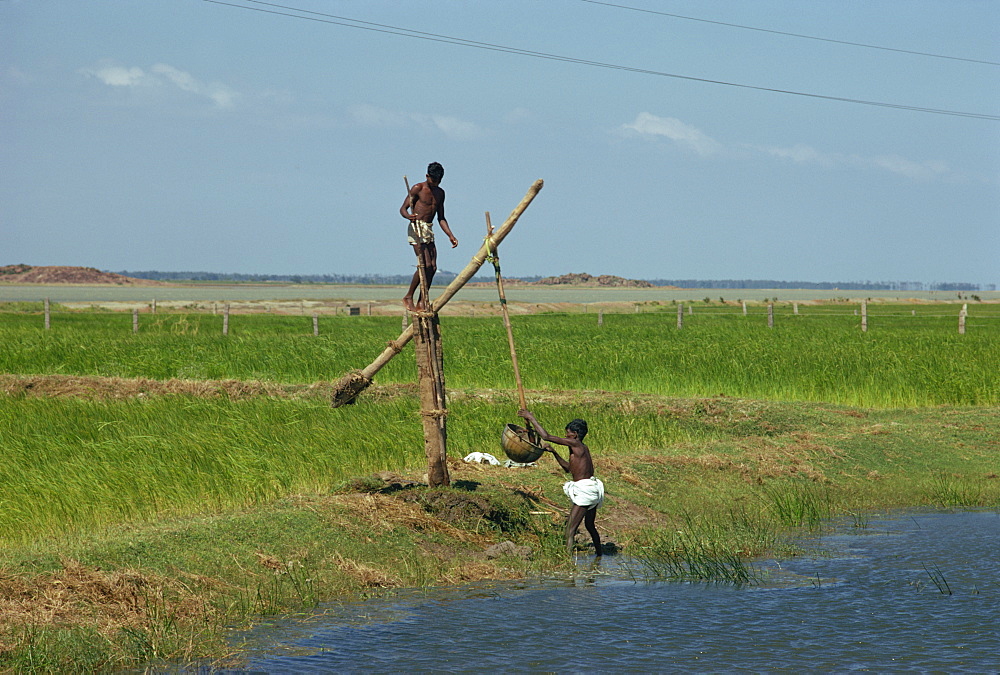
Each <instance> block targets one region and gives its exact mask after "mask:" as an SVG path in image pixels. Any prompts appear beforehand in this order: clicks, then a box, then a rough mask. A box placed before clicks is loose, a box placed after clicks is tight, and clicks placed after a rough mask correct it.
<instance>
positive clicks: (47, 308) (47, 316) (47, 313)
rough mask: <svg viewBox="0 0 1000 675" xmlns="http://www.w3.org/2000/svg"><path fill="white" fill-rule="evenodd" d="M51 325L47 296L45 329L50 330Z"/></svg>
mask: <svg viewBox="0 0 1000 675" xmlns="http://www.w3.org/2000/svg"><path fill="white" fill-rule="evenodd" d="M51 325H52V324H51V322H50V320H49V299H48V298H45V330H48V329H49V328H50V327H51Z"/></svg>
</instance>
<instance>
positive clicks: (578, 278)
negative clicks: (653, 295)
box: [535, 272, 653, 288]
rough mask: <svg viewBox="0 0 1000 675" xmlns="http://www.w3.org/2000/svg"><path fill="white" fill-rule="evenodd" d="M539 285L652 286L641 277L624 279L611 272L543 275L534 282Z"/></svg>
mask: <svg viewBox="0 0 1000 675" xmlns="http://www.w3.org/2000/svg"><path fill="white" fill-rule="evenodd" d="M535 283H536V284H538V285H539V286H598V287H600V288H652V287H653V284H651V283H649V282H648V281H643V280H642V279H625V278H624V277H616V276H614V275H613V274H602V275H600V276H598V277H595V276H593V275H590V274H587V273H586V272H584V273H583V274H563V275H562V276H559V277H545V278H544V279H539V280H538V281H536V282H535Z"/></svg>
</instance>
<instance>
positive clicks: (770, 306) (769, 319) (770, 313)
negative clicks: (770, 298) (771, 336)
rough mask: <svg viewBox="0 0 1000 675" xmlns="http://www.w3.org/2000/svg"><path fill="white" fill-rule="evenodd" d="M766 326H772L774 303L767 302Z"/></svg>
mask: <svg viewBox="0 0 1000 675" xmlns="http://www.w3.org/2000/svg"><path fill="white" fill-rule="evenodd" d="M767 327H768V328H774V303H773V302H769V303H767Z"/></svg>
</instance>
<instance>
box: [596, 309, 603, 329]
mask: <svg viewBox="0 0 1000 675" xmlns="http://www.w3.org/2000/svg"><path fill="white" fill-rule="evenodd" d="M597 325H598V326H603V325H604V310H603V309H599V310H597Z"/></svg>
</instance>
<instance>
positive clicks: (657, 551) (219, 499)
mask: <svg viewBox="0 0 1000 675" xmlns="http://www.w3.org/2000/svg"><path fill="white" fill-rule="evenodd" d="M622 307H623V306H622V305H618V308H619V309H621V308H622ZM624 308H625V309H626V311H625V312H623V313H613V312H612V311H609V310H608V308H605V307H600V308H599V307H597V306H592V307H590V308H588V313H582V312H578V311H575V309H574V310H573V311H570V312H569V313H535V314H530V313H527V314H525V313H519V314H517V315H515V317H514V318H513V327H514V334H515V340H516V345H517V352H518V359H519V362H520V366H521V373H522V377H523V380H524V384H525V387H526V388H527V389H528V404H529V407H531V408H532V409H533V410H534V412H535V413H536V414H537V415H538V417H539V419H540V420H542V421H543V423H545V424H546V425H547V426H548V427H549V429H550V431H556V430H557V429H558V427H559V426H560V425H561V424H562V423H563V422H564V421H566V420H569V419H572V418H573V417H585V418H586V419H587V420H588V421H589V423H590V425H591V434H590V436H589V437H588V442H589V443H590V444H591V447H592V448H594V451H595V462H596V464H597V466H598V471H599V472H600V473H601V475H602V476H604V477H605V478H606V479H607V480H608V481H609V485H610V486H611V487H610V488H609V499H608V501H607V502H606V504H605V505H604V506H603V507H602V509H601V515H600V516H599V518H598V521H599V522H598V527H599V528H600V529H601V530H602V532H604V534H605V535H610V536H611V537H613V538H614V540H616V541H617V542H618V543H619V544H620V545H621V546H622V547H623V550H624V551H625V552H627V553H628V552H633V551H634V552H637V553H638V554H639V555H642V556H645V557H646V559H647V562H649V563H650V569H653V570H660V571H659V572H657V574H662V575H665V576H669V577H678V578H694V579H705V578H710V579H714V580H722V581H733V580H735V582H736V583H744V582H745V580H744V579H743V577H742V576H740V574H742V572H743V571H744V570H745V567H744V566H743V562H742V561H744V560H746V559H748V558H750V557H753V556H756V555H761V554H762V553H764V552H765V551H774V550H775V549H779V550H780V549H782V547H784V546H787V544H786V543H784V542H785V539H784V537H783V533H784V532H786V530H789V529H795V528H802V527H810V528H811V527H819V526H820V524H821V523H822V522H823V521H824V519H828V518H830V517H834V516H845V515H850V516H853V517H854V518H855V521H856V522H857V523H859V526H863V525H864V522H865V519H866V518H867V516H866V515H865V514H867V513H870V512H874V511H878V510H881V509H891V508H899V507H911V506H934V507H944V508H966V507H988V508H1000V480H998V478H997V467H998V466H1000V462H998V452H1000V446H998V440H997V439H998V438H1000V304H996V303H974V302H970V303H969V316H968V317H967V321H966V326H965V327H966V332H965V334H959V332H958V312H959V310H960V309H961V305H956V304H955V303H948V304H929V303H898V304H894V303H883V302H879V303H870V304H869V306H868V317H867V319H868V321H867V324H868V330H867V332H863V331H862V330H861V318H860V316H859V315H858V309H859V305H858V304H857V303H845V302H830V303H827V304H815V303H809V304H803V305H802V306H800V307H799V308H798V309H799V312H798V314H796V313H795V309H794V306H793V305H792V304H791V303H781V304H776V305H775V315H774V326H773V327H768V322H767V307H766V305H764V304H761V303H756V304H753V305H752V306H750V307H749V308H748V314H747V315H744V314H743V312H742V308H741V307H740V306H739V305H734V304H732V303H729V304H726V303H722V302H714V301H712V300H711V299H708V298H706V299H704V300H699V301H697V302H695V303H691V306H690V307H689V305H688V303H685V310H684V313H683V327H682V328H678V326H677V305H675V304H672V302H671V301H669V300H665V301H653V302H645V303H632V304H628V305H624ZM519 309H522V310H523V309H524V308H519ZM495 310H496V308H495V307H493V308H492V315H489V316H485V314H488V313H490V312H487V311H486V309H483V310H482V311H480V309H478V308H477V309H476V310H475V314H476V316H463V315H459V314H455V315H448V316H442V318H441V325H442V337H443V343H444V352H445V364H446V368H445V376H446V379H447V385H448V389H449V400H448V410H449V416H448V445H449V454H450V455H451V456H452V458H453V460H455V461H453V462H452V464H451V469H450V470H451V471H452V477H453V484H452V487H451V488H447V489H441V488H439V489H431V488H428V487H426V486H421V485H420V481H421V476H422V474H423V471H424V470H425V468H426V459H425V457H424V450H423V438H422V433H421V425H420V421H419V420H420V414H419V407H420V406H419V401H418V398H417V396H416V393H415V387H413V386H412V384H413V383H414V381H415V379H416V367H415V364H414V358H413V352H412V350H411V349H409V348H407V349H405V350H404V351H403V352H402V353H400V354H399V355H397V356H396V357H395V358H394V359H393V360H392V361H390V362H389V364H388V365H387V366H386V367H385V368H384V369H383V370H382V371H381V372H379V373H378V374H377V376H376V378H375V382H376V386H375V387H372V388H371V389H369V390H368V391H366V392H365V393H363V394H362V395H361V397H360V399H359V401H358V403H357V404H356V405H353V406H345V407H343V408H337V409H333V408H331V407H330V405H329V397H330V391H331V383H332V382H336V381H337V380H338V379H339V378H340V377H341V376H342V375H344V374H345V373H347V372H349V371H351V370H354V369H358V368H362V367H364V366H367V365H368V364H369V363H371V362H372V361H373V360H374V359H375V357H376V356H377V355H379V354H380V353H381V352H382V350H383V349H384V348H385V346H386V344H387V343H388V342H389V341H390V340H394V339H396V338H398V337H399V335H400V332H401V326H400V317H399V316H398V315H396V316H347V315H346V314H338V315H333V316H330V315H322V316H320V318H319V335H318V336H316V335H314V334H313V323H312V317H311V316H305V315H302V314H297V315H281V314H270V313H254V314H240V313H234V314H232V315H231V316H230V321H229V333H228V335H223V334H222V324H223V318H222V316H219V315H214V314H211V313H208V311H201V312H194V311H190V312H189V311H179V310H173V311H160V312H158V313H157V314H150V313H148V312H147V311H144V312H143V313H142V314H140V315H139V330H138V332H133V323H132V320H133V315H132V313H131V312H129V311H125V312H107V311H102V310H96V309H88V310H70V309H68V308H67V307H66V306H63V305H60V304H53V306H52V314H51V321H50V328H48V329H46V328H45V326H44V318H43V313H42V305H41V303H39V302H17V303H6V304H4V303H0V448H2V450H3V453H4V461H3V462H0V672H99V671H100V672H103V671H113V670H129V669H136V668H141V667H142V666H143V665H144V664H145V665H148V664H149V663H151V662H155V661H156V660H157V659H172V660H174V661H175V662H177V661H181V662H184V661H191V662H194V661H195V660H197V659H203V658H211V659H213V661H214V662H216V663H219V664H221V665H226V664H230V665H236V666H238V665H239V659H238V654H231V653H230V652H229V649H230V647H229V646H228V644H227V642H226V640H225V635H226V634H227V630H228V629H229V628H231V627H233V626H236V627H240V626H242V627H246V626H247V625H250V624H252V623H253V622H255V621H257V620H258V619H259V618H260V617H261V616H266V615H273V614H282V613H288V612H295V611H299V610H301V609H302V608H308V607H312V606H314V605H315V604H316V603H317V602H321V601H323V600H328V599H331V598H336V597H343V596H345V595H347V596H349V597H365V596H366V595H368V594H371V593H385V592H391V589H392V588H398V587H401V586H422V585H434V584H441V583H460V582H462V581H468V580H473V579H488V578H505V577H510V576H524V575H530V574H537V573H539V572H540V571H545V572H546V573H553V572H554V571H558V570H560V569H572V562H571V561H567V560H566V556H565V552H564V544H563V541H562V536H563V535H562V530H561V528H562V518H563V515H562V512H561V511H560V508H561V506H560V505H561V504H563V503H564V501H565V500H564V498H563V496H562V494H561V488H560V486H561V481H562V480H563V478H562V476H563V474H562V473H561V472H560V471H559V470H558V468H557V467H556V466H555V465H554V463H553V462H551V460H550V461H549V462H548V463H545V462H540V463H539V466H537V467H535V468H533V469H530V470H510V469H504V468H503V467H482V466H480V465H471V464H464V463H462V462H460V461H458V460H457V459H456V458H461V457H462V456H464V455H465V454H466V453H468V452H472V451H480V452H487V453H492V454H498V455H499V454H501V453H499V452H498V451H499V442H498V441H499V433H500V430H501V429H502V427H503V424H505V423H507V422H513V421H517V418H516V417H515V413H516V410H517V407H518V402H517V396H516V392H515V384H514V378H513V373H512V368H511V364H510V353H509V348H508V344H507V339H506V332H505V330H504V327H503V324H502V320H501V318H500V317H499V316H497V315H496V314H495ZM538 310H539V307H538V306H535V307H534V308H532V311H535V312H537V311H538ZM689 311H690V312H691V313H689ZM471 313H472V312H470V314H471ZM385 472H391V473H392V474H394V475H396V476H403V477H410V478H412V481H411V482H410V483H409V484H408V487H406V488H404V489H400V490H399V491H398V492H394V491H393V490H394V489H395V488H392V487H387V483H385V482H384V479H382V478H377V477H376V474H379V475H386V474H385ZM407 480H409V479H407ZM459 506H460V507H461V509H458V508H457V507H459ZM462 509H465V511H463V510H462ZM461 513H467V514H468V517H467V518H465V519H464V520H463V519H462V517H458V519H456V514H458V515H459V516H461ZM449 514H450V515H449ZM540 514H541V515H540ZM544 514H549V515H544ZM446 516H447V518H446ZM681 530H682V531H683V532H684V533H686V534H685V537H687V538H686V539H685V540H683V541H679V540H678V539H677V533H678V531H681ZM505 539H511V540H513V541H515V542H517V543H519V544H524V545H525V546H527V547H528V548H530V549H531V550H532V551H533V556H532V557H531V558H530V559H525V560H521V559H516V560H515V559H511V558H500V559H498V560H496V561H487V560H484V557H483V550H484V548H485V547H486V546H488V545H490V544H492V543H496V542H497V541H500V540H505ZM706 563H710V564H708V565H707V567H706ZM706 569H708V570H709V571H708V572H706V571H705V570H706ZM714 569H724V570H735V571H736V572H738V573H740V574H737V575H736V576H735V577H734V578H733V579H729V577H727V576H726V575H722V576H721V577H716V576H714V575H715V572H711V570H714ZM706 574H708V576H707V577H706V576H705V575H706ZM727 574H728V572H727ZM201 663H204V661H202V662H201Z"/></svg>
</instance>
